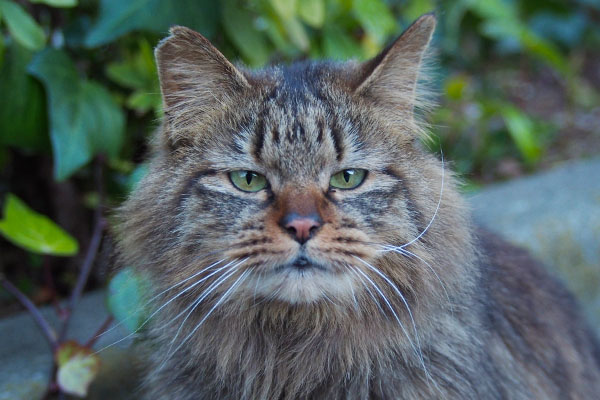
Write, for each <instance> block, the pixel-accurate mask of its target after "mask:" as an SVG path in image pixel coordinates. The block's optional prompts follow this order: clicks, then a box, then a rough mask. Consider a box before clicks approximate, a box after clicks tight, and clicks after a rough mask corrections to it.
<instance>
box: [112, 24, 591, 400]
mask: <svg viewBox="0 0 600 400" xmlns="http://www.w3.org/2000/svg"><path fill="white" fill-rule="evenodd" d="M434 25H435V19H434V18H433V17H432V16H425V17H422V18H421V19H420V20H419V21H418V22H417V23H415V24H414V25H413V26H411V27H410V28H409V29H408V30H407V31H406V32H405V33H404V34H403V36H402V37H400V38H399V39H398V40H397V41H396V42H395V43H394V44H393V45H392V46H391V47H389V48H388V49H387V50H386V51H384V52H383V53H382V54H381V55H380V56H378V57H377V58H375V59H374V60H372V61H370V62H367V63H364V64H355V63H348V64H312V63H302V64H294V65H292V66H289V67H279V68H272V69H267V70H264V71H258V72H249V71H241V70H239V69H236V68H235V67H233V66H232V65H231V64H229V63H228V62H227V61H226V60H225V59H224V57H223V56H222V55H221V54H220V53H218V51H217V50H216V49H214V48H213V47H212V46H211V45H210V44H209V43H208V42H207V41H206V40H205V39H204V38H202V37H201V36H200V35H198V34H196V33H194V32H192V31H189V30H187V29H184V28H176V29H174V30H173V31H172V36H171V37H170V38H168V39H167V40H165V41H164V42H163V43H162V44H161V45H160V46H159V49H158V50H157V60H158V64H159V72H160V77H161V87H162V91H163V96H164V100H165V111H166V113H165V122H164V124H163V127H162V129H161V131H160V132H159V134H158V137H157V141H156V146H155V147H156V149H155V154H154V155H153V158H152V160H151V166H150V171H149V173H148V175H147V176H146V178H145V179H144V180H143V181H142V182H141V184H140V185H139V186H138V189H137V190H136V192H135V193H134V194H133V195H132V197H131V198H130V200H129V201H128V202H127V204H126V205H125V206H124V207H123V209H122V210H121V217H122V218H123V220H124V222H123V224H122V226H121V233H120V238H121V243H120V250H121V253H122V255H123V262H125V263H127V264H132V265H134V266H136V267H137V268H138V269H139V270H140V271H143V272H145V273H147V274H148V275H149V276H150V279H151V280H152V281H153V283H154V284H155V292H156V293H160V292H163V291H165V293H164V294H163V295H161V296H160V299H161V303H160V304H166V306H165V307H164V309H163V310H162V311H161V312H159V313H157V314H156V316H154V317H153V321H152V327H151V328H150V330H149V331H148V338H147V344H146V345H145V347H144V348H145V351H146V352H147V356H148V366H149V367H148V377H147V385H146V391H147V398H148V399H178V400H179V399H181V400H188V399H189V400H191V399H219V398H223V399H271V400H279V399H440V398H449V399H532V398H540V399H542V398H544V399H546V398H548V399H565V398H571V399H592V398H594V396H596V394H597V393H600V354H599V351H598V346H597V343H596V342H595V339H594V337H593V335H592V334H591V333H590V332H589V329H588V328H587V326H586V324H585V322H584V321H583V320H582V318H581V316H580V315H579V312H578V311H577V308H576V307H575V305H574V304H573V300H572V298H571V296H570V295H569V294H568V293H567V292H566V291H565V290H564V289H563V288H562V286H561V285H559V284H558V283H556V282H555V281H554V280H552V279H551V278H550V277H548V276H547V275H546V273H544V271H543V270H542V269H541V267H539V266H538V265H537V264H536V263H535V262H534V261H532V260H531V259H530V258H529V257H528V256H527V255H526V254H524V253H522V252H521V251H520V250H516V249H514V248H512V247H510V246H507V245H505V244H503V243H502V242H501V241H500V240H498V239H497V238H494V237H492V236H491V235H490V234H487V233H484V232H479V231H477V232H472V229H471V228H470V223H469V219H468V216H467V212H466V211H465V207H464V206H463V202H462V200H461V199H460V196H459V195H458V194H457V193H456V191H455V188H454V187H453V185H454V182H453V178H452V176H449V175H450V174H449V173H448V172H447V171H445V170H444V168H443V164H442V163H440V161H438V160H437V159H436V158H435V157H433V156H431V155H429V154H427V153H426V152H425V151H424V150H422V149H421V147H420V146H419V141H418V137H419V135H420V134H421V131H422V129H421V127H420V125H419V124H418V123H417V121H415V119H414V117H413V108H414V106H415V104H416V103H417V102H418V97H417V95H416V90H415V85H416V82H417V79H418V71H419V66H420V64H421V58H422V55H423V52H424V51H425V49H426V47H427V44H428V42H429V39H430V37H431V33H432V31H433V27H434ZM248 171H254V172H248ZM365 171H366V172H365ZM240 179H241V180H240ZM350 186H351V187H350ZM255 189H256V190H255ZM169 288H171V289H170V290H167V289H169Z"/></svg>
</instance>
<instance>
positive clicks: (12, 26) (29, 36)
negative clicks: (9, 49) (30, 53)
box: [0, 0, 46, 51]
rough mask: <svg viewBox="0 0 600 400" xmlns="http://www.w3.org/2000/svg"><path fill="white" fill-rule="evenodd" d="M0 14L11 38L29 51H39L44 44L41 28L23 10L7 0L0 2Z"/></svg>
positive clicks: (44, 39) (44, 36)
mask: <svg viewBox="0 0 600 400" xmlns="http://www.w3.org/2000/svg"><path fill="white" fill-rule="evenodd" d="M0 14H2V18H3V19H4V22H5V23H6V26H7V27H8V31H9V32H10V34H11V35H12V37H13V38H14V39H15V40H16V41H17V42H19V43H20V44H22V45H23V46H25V47H26V48H28V49H29V50H34V51H35V50H40V49H42V48H43V47H44V45H45V44H46V35H45V34H44V31H43V30H42V27H41V26H39V25H38V24H37V22H35V20H34V19H33V18H31V16H30V15H29V14H27V12H26V11H25V10H23V8H22V7H21V6H20V5H18V4H17V3H14V2H12V1H9V0H0Z"/></svg>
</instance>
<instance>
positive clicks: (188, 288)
mask: <svg viewBox="0 0 600 400" xmlns="http://www.w3.org/2000/svg"><path fill="white" fill-rule="evenodd" d="M222 261H225V260H224V259H223V260H220V261H217V262H216V263H213V264H211V265H210V266H208V267H206V268H204V269H202V270H201V271H199V272H197V273H195V274H194V275H192V276H191V277H189V278H186V279H184V280H183V281H181V282H179V283H177V284H175V285H173V286H171V287H170V288H169V289H166V290H163V291H162V292H160V293H159V294H157V295H156V296H154V297H152V298H151V299H150V300H148V302H146V303H145V304H144V306H146V305H148V304H150V302H152V301H154V300H156V298H157V297H158V296H160V295H162V294H164V293H166V292H167V291H169V290H171V289H173V288H175V287H177V286H180V285H181V284H183V283H185V282H187V281H189V280H190V279H192V278H194V277H196V276H198V275H199V274H201V273H203V272H206V271H207V270H209V269H210V268H213V267H214V266H215V265H217V264H218V263H220V262H222ZM233 262H234V261H230V262H229V263H228V264H226V265H225V266H223V267H220V268H219V269H217V270H216V271H214V272H212V273H210V274H209V275H208V276H206V277H204V278H202V279H200V280H198V281H197V282H194V283H193V284H192V285H190V286H188V287H187V288H185V289H184V290H182V291H180V292H179V293H177V295H175V296H173V297H172V298H171V299H169V300H168V301H167V302H166V303H165V304H163V305H162V306H160V307H159V308H158V309H157V310H155V311H154V312H153V313H152V314H150V316H149V317H148V318H146V319H145V320H144V322H142V323H141V324H140V325H139V326H138V327H137V328H136V329H135V330H134V331H133V332H131V333H130V334H128V335H127V336H125V337H122V338H121V339H119V340H117V341H116V342H113V343H111V344H109V345H107V346H104V347H102V348H101V349H100V350H97V351H95V352H94V353H93V354H98V353H100V352H101V351H104V350H106V349H107V348H109V347H112V346H114V345H117V344H119V343H121V342H123V341H124V340H127V339H128V338H130V337H132V336H133V335H135V334H136V333H138V332H139V331H140V329H142V328H143V327H144V326H145V325H146V324H147V323H148V322H149V321H150V320H151V319H152V318H153V317H154V316H155V315H156V314H158V313H159V312H160V311H161V310H162V309H164V308H165V307H166V306H168V305H169V304H170V303H171V302H173V301H174V300H175V299H177V298H178V297H180V296H182V295H183V294H185V293H186V292H188V291H189V290H191V289H193V288H194V287H195V286H197V285H199V284H200V283H202V282H203V281H205V280H206V279H208V278H209V277H211V276H212V275H214V274H216V273H218V272H219V271H221V270H223V269H224V268H227V266H228V265H230V264H231V263H233ZM144 306H142V308H143V307H144ZM180 316H181V313H180V314H179V315H177V316H176V317H175V318H174V319H172V320H171V321H169V322H168V323H167V324H166V325H168V324H170V323H171V322H173V321H174V320H176V319H177V318H179V317H180ZM132 317H133V315H131V316H129V317H127V318H126V319H124V320H123V321H121V322H120V323H119V324H118V325H116V326H114V327H113V328H112V329H114V328H116V327H117V326H119V325H121V324H123V323H124V322H125V321H127V320H128V319H130V318H132ZM107 332H108V331H107ZM107 332H104V333H107ZM104 333H103V334H104ZM100 336H102V335H98V336H96V337H100Z"/></svg>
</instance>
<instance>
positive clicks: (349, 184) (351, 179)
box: [329, 169, 367, 189]
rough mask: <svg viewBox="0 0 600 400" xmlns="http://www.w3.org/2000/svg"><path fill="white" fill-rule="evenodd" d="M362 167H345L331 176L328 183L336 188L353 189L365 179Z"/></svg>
mask: <svg viewBox="0 0 600 400" xmlns="http://www.w3.org/2000/svg"><path fill="white" fill-rule="evenodd" d="M366 175H367V171H366V170H364V169H345V170H343V171H340V172H338V173H337V174H334V175H332V176H331V179H330V180H329V185H330V186H331V187H334V188H338V189H354V188H355V187H357V186H358V185H360V184H361V183H362V181H364V180H365V176H366Z"/></svg>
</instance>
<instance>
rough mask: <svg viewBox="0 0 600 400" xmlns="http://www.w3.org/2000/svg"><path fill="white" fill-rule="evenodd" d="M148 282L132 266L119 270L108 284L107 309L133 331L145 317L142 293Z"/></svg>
mask: <svg viewBox="0 0 600 400" xmlns="http://www.w3.org/2000/svg"><path fill="white" fill-rule="evenodd" d="M148 288H149V284H148V282H147V281H146V280H145V279H144V277H142V275H140V274H139V273H137V272H135V271H134V270H133V268H124V269H122V270H121V271H119V272H118V273H117V274H116V275H115V276H114V277H113V278H112V279H111V281H110V283H109V284H108V309H109V310H110V312H111V314H112V315H113V316H114V317H115V319H116V320H118V321H119V322H120V323H122V324H123V325H125V327H126V328H127V329H128V330H129V331H131V332H135V331H137V330H138V329H139V328H140V327H141V324H142V323H143V322H144V320H145V319H146V316H147V315H146V314H147V309H146V307H145V303H144V299H145V297H144V294H146V293H148Z"/></svg>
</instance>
